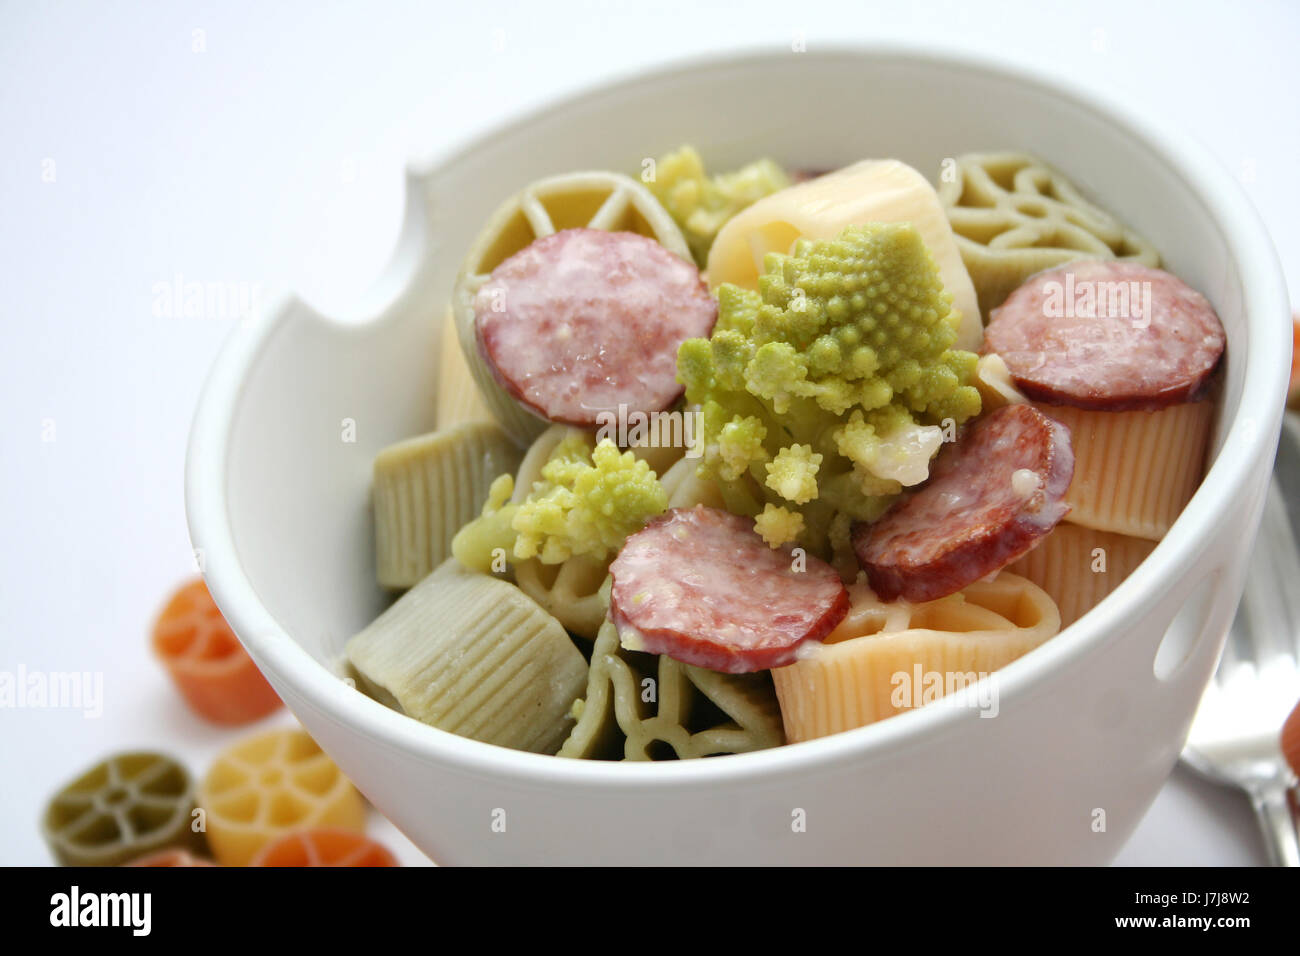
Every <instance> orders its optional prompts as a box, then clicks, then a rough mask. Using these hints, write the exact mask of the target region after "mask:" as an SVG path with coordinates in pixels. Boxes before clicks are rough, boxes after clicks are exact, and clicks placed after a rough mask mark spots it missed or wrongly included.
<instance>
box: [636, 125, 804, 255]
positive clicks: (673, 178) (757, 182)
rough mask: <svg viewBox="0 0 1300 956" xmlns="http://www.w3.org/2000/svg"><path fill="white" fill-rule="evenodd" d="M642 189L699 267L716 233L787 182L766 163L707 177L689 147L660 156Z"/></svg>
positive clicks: (767, 161)
mask: <svg viewBox="0 0 1300 956" xmlns="http://www.w3.org/2000/svg"><path fill="white" fill-rule="evenodd" d="M643 178H646V180H647V181H646V186H648V187H649V189H650V191H651V192H652V193H654V195H655V198H656V199H658V200H659V201H660V202H661V203H663V206H664V208H665V209H667V210H668V214H669V215H670V216H672V217H673V220H674V221H675V222H676V223H677V225H678V226H679V227H680V228H681V230H682V234H683V235H684V236H685V237H686V242H687V244H688V245H689V246H690V247H691V255H693V256H694V257H695V261H696V263H697V264H698V265H700V266H701V267H703V265H704V264H705V262H706V261H707V260H708V258H709V249H710V247H711V246H712V245H713V239H714V237H715V236H717V234H718V230H719V229H721V228H722V227H723V226H724V225H726V223H727V220H729V219H731V218H732V217H733V216H735V215H736V214H737V213H738V212H740V211H741V210H742V209H745V208H746V207H747V206H750V205H752V204H753V203H755V202H757V201H758V200H760V199H762V198H763V197H764V196H767V195H770V194H771V193H774V192H777V191H779V190H782V189H785V188H786V187H787V186H789V185H790V177H789V176H787V175H786V172H785V170H783V169H782V168H781V167H780V166H778V165H777V164H776V163H774V162H773V161H772V160H770V159H760V160H757V161H755V162H752V163H750V164H748V165H747V166H742V167H741V168H740V169H738V170H736V171H734V172H730V173H722V174H720V175H717V176H713V177H711V178H710V177H708V176H706V175H705V172H704V161H703V160H702V159H700V154H699V153H698V152H696V151H695V148H694V147H693V146H683V147H682V148H681V149H678V150H676V151H675V152H671V153H668V154H667V155H666V156H663V157H660V159H658V160H657V161H656V162H655V164H654V176H653V178H650V177H643Z"/></svg>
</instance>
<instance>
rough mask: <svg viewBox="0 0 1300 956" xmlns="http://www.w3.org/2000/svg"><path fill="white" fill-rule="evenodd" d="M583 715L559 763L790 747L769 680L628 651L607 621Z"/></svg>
mask: <svg viewBox="0 0 1300 956" xmlns="http://www.w3.org/2000/svg"><path fill="white" fill-rule="evenodd" d="M578 713H579V718H578V723H577V725H576V726H575V727H574V729H573V733H572V734H571V735H570V736H569V739H568V740H566V741H565V742H564V746H563V747H562V748H560V752H559V755H560V756H561V757H585V758H589V759H624V760H659V759H686V758H690V757H706V756H711V755H714V754H734V753H748V752H749V751H752V750H765V749H767V748H769V747H777V746H780V745H781V743H783V742H784V741H783V737H782V733H781V717H780V712H779V710H778V709H777V704H776V698H775V696H774V694H773V692H772V683H771V679H770V678H769V677H768V675H767V674H766V673H760V674H718V673H715V672H714V671H709V670H705V669H703V668H699V667H692V666H691V665H689V664H682V663H680V662H678V661H675V660H673V659H672V658H671V657H666V656H657V657H656V656H654V655H649V654H640V653H637V652H635V651H628V650H625V649H624V648H623V647H622V645H621V644H620V643H619V637H618V631H617V629H616V628H615V627H614V625H613V624H612V623H610V622H609V621H608V620H606V622H605V623H604V624H603V625H602V627H601V629H600V633H599V634H598V635H597V637H596V643H595V646H594V648H593V650H592V655H591V675H590V678H589V679H588V683H587V696H586V698H585V699H584V700H583V702H582V704H581V706H580V707H579V708H578Z"/></svg>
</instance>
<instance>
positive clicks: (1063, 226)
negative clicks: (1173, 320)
mask: <svg viewBox="0 0 1300 956" xmlns="http://www.w3.org/2000/svg"><path fill="white" fill-rule="evenodd" d="M952 172H953V175H945V174H944V173H942V172H941V174H940V176H939V180H940V182H939V199H940V201H941V202H942V203H943V206H944V209H945V211H946V212H947V214H948V221H949V222H950V223H951V224H952V229H953V232H955V233H956V234H957V245H958V247H959V248H960V249H961V256H962V260H963V261H964V262H965V263H966V269H967V271H969V273H970V277H971V280H972V281H973V282H974V283H975V289H976V292H977V293H978V294H979V305H980V309H981V310H982V311H983V313H984V316H985V320H986V321H987V318H988V314H989V312H990V311H991V310H992V309H994V308H996V307H997V306H999V305H1001V304H1002V301H1003V300H1004V299H1006V297H1007V295H1008V294H1009V293H1010V292H1011V291H1012V290H1013V289H1015V288H1016V287H1017V286H1019V285H1020V284H1021V283H1022V282H1024V281H1025V279H1027V278H1029V277H1030V276H1031V275H1033V274H1034V273H1035V272H1039V271H1041V270H1043V269H1049V268H1051V267H1052V266H1056V265H1060V264H1061V263H1063V262H1069V261H1070V260H1072V259H1114V258H1121V259H1131V260H1133V261H1136V262H1141V263H1143V264H1145V265H1148V266H1158V265H1160V255H1159V253H1157V252H1156V250H1155V247H1154V246H1152V245H1151V243H1149V242H1148V241H1147V240H1146V239H1144V238H1142V237H1141V236H1139V235H1138V234H1137V233H1135V232H1133V231H1132V230H1131V229H1128V228H1126V227H1125V226H1124V225H1123V224H1122V223H1120V222H1119V221H1118V220H1117V219H1116V218H1115V217H1114V216H1112V215H1111V214H1110V213H1108V212H1105V211H1104V210H1102V209H1099V208H1097V207H1096V206H1095V205H1093V204H1092V203H1090V202H1089V201H1088V200H1086V199H1084V198H1083V196H1082V194H1080V192H1079V191H1078V190H1077V189H1076V188H1075V187H1074V185H1073V184H1072V183H1071V182H1070V181H1069V180H1067V179H1066V178H1065V177H1064V176H1062V175H1061V174H1060V173H1059V172H1057V171H1056V170H1054V169H1052V168H1051V167H1050V166H1048V165H1047V164H1046V163H1044V162H1042V160H1039V159H1036V158H1035V157H1033V156H1030V155H1028V154H1026V153H968V154H966V155H964V156H959V157H957V159H956V166H955V169H953V170H952Z"/></svg>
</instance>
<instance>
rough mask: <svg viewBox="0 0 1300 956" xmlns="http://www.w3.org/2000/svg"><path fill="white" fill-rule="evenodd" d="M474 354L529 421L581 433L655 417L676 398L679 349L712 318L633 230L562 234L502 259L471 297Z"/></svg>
mask: <svg viewBox="0 0 1300 956" xmlns="http://www.w3.org/2000/svg"><path fill="white" fill-rule="evenodd" d="M474 317H475V322H474V326H475V331H476V334H477V338H478V346H479V352H480V354H481V355H482V356H483V358H484V360H485V361H486V362H487V364H488V367H489V368H490V369H491V370H492V373H493V375H494V376H495V377H496V379H497V381H498V383H500V385H501V387H502V388H504V389H505V390H506V391H507V392H508V393H509V394H510V395H511V396H513V397H514V398H515V399H516V400H518V401H519V402H522V403H523V404H524V406H525V407H527V408H529V409H530V410H531V411H533V412H534V413H536V414H538V415H540V416H541V417H543V418H545V419H548V420H549V421H553V422H564V423H566V424H569V425H577V426H579V427H591V426H593V425H596V424H599V422H598V420H597V416H598V415H599V414H600V413H601V412H614V413H617V412H618V407H619V405H625V406H627V410H628V411H629V412H633V411H636V412H645V413H649V412H656V411H662V410H663V409H665V408H667V407H668V406H669V405H671V404H672V403H673V402H674V401H676V400H677V398H678V396H680V395H681V394H682V385H681V384H679V383H678V381H677V347H678V346H679V345H681V343H682V342H683V341H684V340H686V339H689V338H696V337H703V336H707V335H708V334H709V333H710V332H711V331H712V330H713V324H714V322H715V321H717V317H718V303H717V301H716V300H715V299H714V298H713V296H711V295H710V294H709V290H708V286H707V285H705V283H704V280H703V279H702V278H701V277H700V271H699V269H697V268H696V267H695V266H694V265H693V264H692V263H689V262H687V261H686V260H684V259H681V258H679V257H678V256H675V255H673V254H672V253H671V252H669V251H668V250H667V249H665V248H664V247H663V246H661V245H660V244H659V243H657V242H655V241H654V240H653V239H647V238H646V237H645V236H640V235H637V234H636V233H632V232H604V231H602V230H599V229H565V230H563V231H561V232H557V233H555V234H553V235H550V236H545V237H543V238H541V239H538V240H537V241H536V242H533V243H532V244H531V245H529V246H527V247H526V248H524V249H522V250H520V251H519V252H517V253H515V254H514V255H513V256H511V257H510V258H509V259H506V260H505V261H504V262H502V263H501V264H500V265H499V266H497V267H496V268H495V269H494V270H492V275H491V277H490V278H489V279H488V281H487V282H486V283H484V285H483V286H482V287H481V288H480V289H479V291H478V293H477V295H476V296H475V298H474Z"/></svg>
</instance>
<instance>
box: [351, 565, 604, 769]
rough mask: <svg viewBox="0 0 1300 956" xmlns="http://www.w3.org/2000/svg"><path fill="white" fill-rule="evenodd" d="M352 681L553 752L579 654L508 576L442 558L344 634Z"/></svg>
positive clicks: (417, 712) (423, 717)
mask: <svg viewBox="0 0 1300 956" xmlns="http://www.w3.org/2000/svg"><path fill="white" fill-rule="evenodd" d="M347 655H348V660H349V661H350V662H351V664H352V666H353V668H355V670H356V672H357V674H358V676H359V677H360V681H359V683H360V686H361V687H362V688H363V689H364V690H366V691H367V692H369V693H371V695H372V696H374V697H376V698H377V699H379V700H380V701H382V702H384V703H386V704H388V705H389V706H393V707H396V708H397V709H399V710H401V711H402V712H403V713H405V714H407V715H408V716H410V717H414V718H415V719H416V720H420V721H423V722H424V723H426V724H429V725H431V726H434V727H437V728H438V729H440V730H445V731H447V732H449V733H453V734H459V735H460V736H462V737H471V738H473V739H474V740H481V741H484V742H486V743H491V744H497V745H499V746H502V747H510V748H513V749H515V750H529V751H533V752H534V753H546V754H553V753H555V751H556V750H557V749H559V747H560V744H562V743H563V742H564V739H565V737H567V736H568V734H569V732H570V730H572V728H573V722H574V721H573V717H572V716H571V709H572V707H573V703H574V701H575V700H576V699H577V698H579V697H581V696H582V693H583V690H584V688H585V686H586V682H587V663H586V661H585V660H584V659H583V656H582V654H581V653H580V652H579V651H578V649H577V647H575V646H574V644H573V642H572V641H571V640H570V639H569V635H568V634H566V633H565V631H564V628H563V627H561V626H560V623H559V622H558V621H557V620H556V619H555V618H554V617H552V616H551V615H549V614H547V613H546V612H545V611H544V610H542V609H541V608H540V607H539V606H538V605H537V602H535V601H534V600H533V599H532V598H530V597H529V596H528V595H526V594H524V592H523V591H521V590H519V588H517V587H515V586H514V585H513V584H510V583H509V582H508V581H501V580H498V579H496V578H493V577H490V576H488V575H485V574H480V573H478V572H476V571H470V570H467V569H466V568H464V567H463V566H462V565H461V564H460V563H459V562H457V561H456V560H454V559H452V560H449V561H447V562H446V563H444V564H443V565H442V566H441V567H439V568H438V569H437V570H436V571H434V573H433V574H430V575H429V576H428V577H426V578H425V579H424V580H422V581H421V582H420V583H419V584H417V585H416V586H415V587H413V588H411V590H410V591H407V592H406V594H404V595H403V596H402V597H401V598H399V599H398V600H397V602H396V603H395V604H393V606H392V607H390V608H389V609H388V610H387V611H385V612H384V613H383V614H381V615H380V616H379V617H378V618H377V619H376V620H375V621H374V623H372V624H371V625H370V626H369V627H367V628H366V629H365V630H363V631H362V632H361V633H359V634H357V635H356V636H355V637H353V638H352V639H351V640H349V641H348V644H347Z"/></svg>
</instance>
